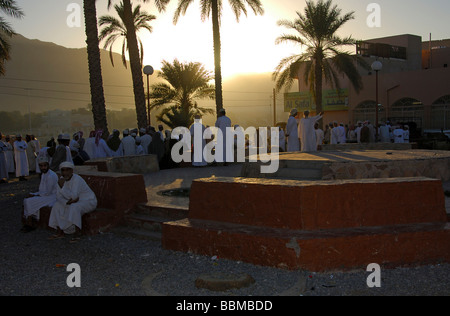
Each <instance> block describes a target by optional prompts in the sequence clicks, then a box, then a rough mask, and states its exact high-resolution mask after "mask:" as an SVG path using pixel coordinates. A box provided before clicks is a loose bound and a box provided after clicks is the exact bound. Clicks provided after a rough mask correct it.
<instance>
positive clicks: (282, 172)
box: [268, 168, 322, 180]
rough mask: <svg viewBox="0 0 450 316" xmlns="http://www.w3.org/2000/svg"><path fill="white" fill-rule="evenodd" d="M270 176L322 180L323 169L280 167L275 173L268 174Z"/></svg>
mask: <svg viewBox="0 0 450 316" xmlns="http://www.w3.org/2000/svg"><path fill="white" fill-rule="evenodd" d="M268 177H270V178H272V177H274V178H281V179H305V180H306V179H308V180H321V179H322V169H312V168H311V169H296V168H282V169H279V170H278V171H277V172H276V173H274V174H273V175H268Z"/></svg>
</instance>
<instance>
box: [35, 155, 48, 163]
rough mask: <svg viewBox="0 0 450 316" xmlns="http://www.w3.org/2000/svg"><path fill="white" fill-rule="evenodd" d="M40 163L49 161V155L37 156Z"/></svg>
mask: <svg viewBox="0 0 450 316" xmlns="http://www.w3.org/2000/svg"><path fill="white" fill-rule="evenodd" d="M37 161H38V164H41V163H49V160H48V157H47V156H40V157H38V158H37Z"/></svg>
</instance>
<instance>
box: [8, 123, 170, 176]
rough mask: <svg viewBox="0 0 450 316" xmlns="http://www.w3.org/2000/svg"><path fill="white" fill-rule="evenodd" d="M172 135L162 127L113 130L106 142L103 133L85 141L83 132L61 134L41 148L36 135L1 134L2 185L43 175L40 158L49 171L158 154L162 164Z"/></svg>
mask: <svg viewBox="0 0 450 316" xmlns="http://www.w3.org/2000/svg"><path fill="white" fill-rule="evenodd" d="M170 143H171V138H170V131H167V130H166V131H165V133H164V130H163V126H162V125H160V126H159V127H158V131H156V129H155V128H153V127H149V128H147V129H145V128H142V129H140V130H138V129H132V130H130V129H125V130H124V131H123V132H122V138H121V137H120V132H119V131H118V130H114V131H113V132H112V134H111V135H109V136H108V137H107V138H104V137H103V131H101V130H98V131H92V132H91V133H90V134H89V137H88V138H84V137H83V132H77V133H75V134H73V135H72V136H70V135H69V134H60V135H58V137H57V139H56V140H55V139H54V138H53V137H52V138H51V139H50V140H49V141H48V142H47V143H46V146H42V147H41V144H40V142H39V141H38V140H37V139H36V138H35V137H34V136H33V135H26V137H25V140H24V139H23V138H22V135H20V134H18V135H15V136H10V135H2V134H1V133H0V181H1V182H2V183H4V182H7V181H8V179H9V177H10V175H14V174H15V176H16V177H17V178H18V179H19V181H26V180H27V178H26V177H28V176H29V175H30V173H34V172H36V173H41V170H40V167H39V163H38V161H39V158H40V157H46V158H47V159H48V161H49V164H50V169H51V170H52V171H54V172H56V171H58V170H59V166H60V165H61V163H63V162H65V161H67V162H71V163H73V164H74V165H82V164H84V162H86V161H87V160H92V159H97V158H106V157H119V156H135V155H146V154H156V155H157V156H158V158H159V161H160V163H161V162H162V159H163V157H167V156H168V152H169V149H170Z"/></svg>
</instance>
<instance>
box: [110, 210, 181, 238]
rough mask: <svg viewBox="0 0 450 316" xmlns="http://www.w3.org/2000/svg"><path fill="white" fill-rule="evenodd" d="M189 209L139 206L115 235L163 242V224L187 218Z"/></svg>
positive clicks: (117, 229) (117, 228) (116, 230)
mask: <svg viewBox="0 0 450 316" xmlns="http://www.w3.org/2000/svg"><path fill="white" fill-rule="evenodd" d="M187 216H188V208H187V207H182V206H171V205H165V206H163V205H152V204H150V203H145V204H144V203H141V204H138V205H137V206H136V208H135V210H134V212H132V213H130V214H128V215H126V216H125V218H124V220H123V223H122V225H120V226H119V227H116V228H114V229H113V230H112V232H113V233H115V234H118V235H121V236H126V237H132V238H136V239H146V240H154V241H160V240H161V229H162V224H163V223H164V222H168V221H176V220H180V219H183V218H187Z"/></svg>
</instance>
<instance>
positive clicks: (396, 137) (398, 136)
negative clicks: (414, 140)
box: [394, 128, 404, 144]
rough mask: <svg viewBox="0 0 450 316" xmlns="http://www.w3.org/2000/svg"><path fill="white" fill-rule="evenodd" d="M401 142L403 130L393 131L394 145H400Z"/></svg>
mask: <svg viewBox="0 0 450 316" xmlns="http://www.w3.org/2000/svg"><path fill="white" fill-rule="evenodd" d="M403 142H404V141H403V129H401V128H397V129H395V130H394V143H400V144H402V143H403Z"/></svg>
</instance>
